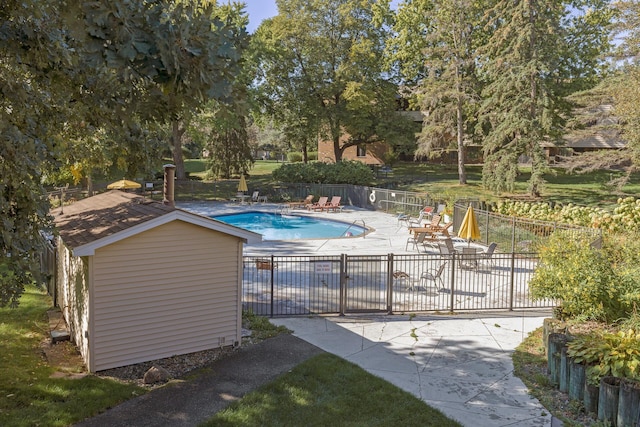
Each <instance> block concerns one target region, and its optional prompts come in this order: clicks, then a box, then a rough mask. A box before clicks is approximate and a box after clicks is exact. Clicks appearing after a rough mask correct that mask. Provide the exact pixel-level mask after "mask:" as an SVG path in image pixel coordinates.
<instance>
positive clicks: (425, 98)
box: [389, 0, 486, 184]
mask: <svg viewBox="0 0 640 427" xmlns="http://www.w3.org/2000/svg"><path fill="white" fill-rule="evenodd" d="M485 7H486V2H484V1H481V0H446V1H432V0H416V1H412V2H405V3H402V4H401V6H400V8H399V9H398V12H397V16H396V18H395V24H394V26H393V29H394V34H395V36H394V38H393V39H392V40H391V42H390V44H389V49H390V51H391V58H392V60H393V61H395V62H397V63H398V67H399V69H400V71H401V73H402V76H403V77H404V78H405V79H406V80H407V86H408V87H409V89H410V91H411V95H412V96H414V97H416V99H417V106H418V107H419V108H420V110H421V111H422V112H423V113H424V114H423V116H424V120H423V127H422V134H421V137H420V140H419V145H418V149H417V150H416V155H427V156H429V155H433V154H434V153H438V152H439V151H440V150H442V149H446V148H447V147H448V146H449V145H450V144H451V142H452V141H455V146H456V149H457V152H458V177H459V182H460V184H466V182H467V178H466V171H465V144H467V143H469V142H470V141H471V140H472V139H473V133H474V128H475V121H476V115H475V111H476V110H477V106H478V104H479V98H480V96H479V95H480V85H479V79H478V78H477V74H476V64H477V56H476V49H477V47H478V46H479V45H480V44H481V43H482V41H483V37H484V34H485V33H484V32H483V28H482V26H483V21H482V16H483V13H484V9H485Z"/></svg>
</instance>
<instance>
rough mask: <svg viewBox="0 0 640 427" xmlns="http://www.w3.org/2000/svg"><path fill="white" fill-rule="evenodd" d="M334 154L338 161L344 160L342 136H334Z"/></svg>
mask: <svg viewBox="0 0 640 427" xmlns="http://www.w3.org/2000/svg"><path fill="white" fill-rule="evenodd" d="M333 155H334V156H335V160H336V163H338V162H341V161H342V147H340V136H334V137H333Z"/></svg>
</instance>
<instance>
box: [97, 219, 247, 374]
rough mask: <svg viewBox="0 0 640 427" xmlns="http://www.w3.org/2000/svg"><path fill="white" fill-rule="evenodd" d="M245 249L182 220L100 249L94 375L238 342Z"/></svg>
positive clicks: (237, 241)
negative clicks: (239, 299)
mask: <svg viewBox="0 0 640 427" xmlns="http://www.w3.org/2000/svg"><path fill="white" fill-rule="evenodd" d="M241 245H242V243H241V240H240V239H239V238H237V237H234V236H230V235H228V234H224V233H220V232H217V231H213V230H208V229H205V228H203V227H199V226H196V225H193V224H189V223H186V222H183V221H179V220H177V221H172V222H170V223H167V224H164V225H161V226H158V227H156V228H153V229H151V230H148V231H144V232H142V233H140V234H137V235H135V236H132V237H129V238H126V239H123V240H121V241H119V242H116V243H113V244H111V245H108V246H105V247H103V248H101V249H98V250H96V252H95V255H94V257H93V258H94V262H93V268H94V270H93V280H94V282H93V293H92V298H93V305H92V309H93V313H92V314H93V318H92V320H93V329H92V334H93V337H92V340H91V343H92V347H93V348H92V350H93V354H94V363H93V366H92V369H91V370H92V371H100V370H104V369H109V368H113V367H118V366H125V365H130V364H133V363H139V362H143V361H149V360H155V359H159V358H163V357H169V356H174V355H177V354H186V353H191V352H195V351H200V350H207V349H211V348H216V347H220V346H226V345H233V344H234V343H236V342H238V341H239V340H240V328H239V326H238V325H239V322H238V318H239V316H240V315H241V314H240V312H239V307H240V304H239V303H240V302H239V301H238V298H239V292H238V288H239V287H240V286H241V283H240V278H241V272H240V270H239V268H238V266H239V263H238V256H239V253H240V254H241V252H239V250H238V248H241ZM240 256H241V255H240Z"/></svg>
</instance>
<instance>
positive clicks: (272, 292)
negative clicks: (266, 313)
mask: <svg viewBox="0 0 640 427" xmlns="http://www.w3.org/2000/svg"><path fill="white" fill-rule="evenodd" d="M274 265H275V264H274V263H273V254H271V264H270V265H269V267H271V268H270V269H269V273H270V277H269V280H270V286H271V317H273V294H275V292H274V289H273V285H274V283H273V266H274Z"/></svg>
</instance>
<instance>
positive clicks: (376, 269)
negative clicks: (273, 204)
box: [243, 253, 555, 316]
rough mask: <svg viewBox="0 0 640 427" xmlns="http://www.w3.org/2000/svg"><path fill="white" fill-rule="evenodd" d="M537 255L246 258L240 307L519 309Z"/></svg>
mask: <svg viewBox="0 0 640 427" xmlns="http://www.w3.org/2000/svg"><path fill="white" fill-rule="evenodd" d="M536 263H537V256H536V254H521V253H519V254H516V253H500V254H494V256H493V257H492V258H491V260H489V261H487V260H484V259H482V258H481V257H480V255H478V256H477V257H476V258H473V257H472V258H469V257H466V258H465V259H462V258H461V255H458V254H453V255H450V256H441V255H433V254H415V255H413V254H411V255H395V254H388V255H357V256H355V255H354V256H350V255H346V254H343V255H339V256H271V257H245V258H244V273H243V274H244V277H243V307H244V308H245V309H246V310H251V311H253V312H254V313H256V314H259V315H263V316H292V315H309V314H348V313H359V312H367V313H374V312H385V313H394V312H395V313H404V312H424V311H442V312H456V311H470V310H514V309H521V308H544V307H553V306H554V305H555V304H554V302H553V301H549V300H538V301H534V300H533V299H532V298H531V295H530V292H529V288H528V282H529V280H530V278H531V276H532V275H533V272H534V269H535V266H536Z"/></svg>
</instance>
